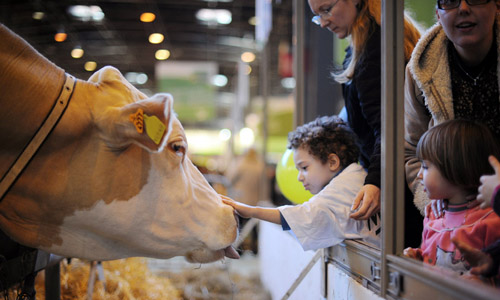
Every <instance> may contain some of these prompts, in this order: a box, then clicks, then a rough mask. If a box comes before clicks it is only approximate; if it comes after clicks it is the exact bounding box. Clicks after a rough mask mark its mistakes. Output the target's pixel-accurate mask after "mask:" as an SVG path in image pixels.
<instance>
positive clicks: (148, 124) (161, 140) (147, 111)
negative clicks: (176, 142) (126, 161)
mask: <svg viewBox="0 0 500 300" xmlns="http://www.w3.org/2000/svg"><path fill="white" fill-rule="evenodd" d="M172 106H173V98H172V96H171V95H170V94H164V93H162V94H156V95H154V96H153V97H151V98H147V99H144V100H141V101H138V102H135V103H131V104H128V105H125V106H123V107H121V108H109V109H107V110H106V111H105V112H103V113H101V114H99V116H97V117H96V124H97V128H98V129H99V131H100V132H101V137H102V139H103V140H104V141H105V143H106V144H107V145H108V146H109V147H110V148H112V149H116V150H120V149H124V148H126V147H128V146H129V145H130V144H132V143H135V144H137V145H139V146H141V147H143V148H145V149H147V150H148V151H151V152H161V151H162V150H163V148H164V147H165V145H166V143H167V140H168V136H169V135H170V132H171V129H172V119H173V118H172V113H173V111H172Z"/></svg>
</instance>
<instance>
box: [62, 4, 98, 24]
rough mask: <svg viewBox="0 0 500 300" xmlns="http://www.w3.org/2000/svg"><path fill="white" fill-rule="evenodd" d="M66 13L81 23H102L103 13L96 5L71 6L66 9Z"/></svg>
mask: <svg viewBox="0 0 500 300" xmlns="http://www.w3.org/2000/svg"><path fill="white" fill-rule="evenodd" d="M68 13H69V14H70V15H71V16H73V17H74V18H75V19H79V20H82V21H102V20H103V19H104V13H103V12H102V9H101V8H100V7H99V6H97V5H91V6H87V5H72V6H70V7H69V8H68Z"/></svg>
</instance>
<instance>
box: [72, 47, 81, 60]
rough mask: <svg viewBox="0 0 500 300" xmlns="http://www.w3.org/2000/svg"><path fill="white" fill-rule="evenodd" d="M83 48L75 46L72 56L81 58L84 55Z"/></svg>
mask: <svg viewBox="0 0 500 300" xmlns="http://www.w3.org/2000/svg"><path fill="white" fill-rule="evenodd" d="M83 52H84V51H83V49H82V48H81V47H75V48H73V50H71V57H73V58H81V57H82V56H83Z"/></svg>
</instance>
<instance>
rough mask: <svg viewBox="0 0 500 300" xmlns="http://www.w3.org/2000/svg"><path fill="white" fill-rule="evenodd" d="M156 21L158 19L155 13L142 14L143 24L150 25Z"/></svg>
mask: <svg viewBox="0 0 500 300" xmlns="http://www.w3.org/2000/svg"><path fill="white" fill-rule="evenodd" d="M155 19H156V16H155V14H154V13H150V12H145V13H142V14H141V22H144V23H150V22H153V21H154V20H155Z"/></svg>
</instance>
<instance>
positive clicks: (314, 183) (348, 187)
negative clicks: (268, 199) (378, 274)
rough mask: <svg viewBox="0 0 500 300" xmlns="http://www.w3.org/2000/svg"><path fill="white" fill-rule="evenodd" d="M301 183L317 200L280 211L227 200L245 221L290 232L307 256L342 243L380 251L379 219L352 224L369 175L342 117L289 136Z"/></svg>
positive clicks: (315, 123)
mask: <svg viewBox="0 0 500 300" xmlns="http://www.w3.org/2000/svg"><path fill="white" fill-rule="evenodd" d="M288 142H289V144H288V148H289V149H292V150H293V158H294V162H295V166H296V167H297V169H298V170H299V176H298V180H299V181H300V182H302V184H303V185H304V188H305V189H306V190H309V191H310V192H311V193H312V194H315V195H314V196H313V197H312V198H311V199H310V200H309V201H308V202H306V203H303V204H301V205H296V206H292V205H285V206H280V207H277V208H269V207H258V206H249V205H245V204H243V203H239V202H235V201H233V200H231V199H228V198H224V202H225V203H226V204H229V205H231V206H232V207H234V208H235V209H236V211H237V212H238V214H239V215H241V216H242V217H245V218H258V219H261V220H264V221H268V222H272V223H276V224H281V226H282V227H283V230H291V231H292V232H293V233H294V235H295V236H296V238H297V239H298V241H299V243H300V244H301V246H302V248H303V249H304V250H311V249H319V248H325V247H330V246H333V245H335V244H338V243H340V242H342V241H343V240H344V239H365V241H367V242H369V243H371V244H373V245H375V246H379V243H380V239H379V236H380V216H379V215H378V214H376V215H375V216H374V217H373V218H370V219H369V220H363V221H357V220H354V219H352V218H349V214H350V213H351V209H350V208H351V205H352V201H353V199H354V198H355V197H356V194H357V193H358V192H359V189H360V188H361V187H362V186H363V183H364V179H365V177H366V171H365V170H364V169H363V167H362V166H360V165H359V164H358V157H359V148H358V146H357V144H356V136H355V134H354V133H353V132H352V131H351V129H350V128H349V127H348V126H347V125H346V124H345V123H344V122H343V121H342V120H341V119H340V118H338V117H335V116H333V117H321V118H317V119H316V120H314V121H312V122H310V123H308V124H305V125H303V126H300V127H298V128H297V129H296V130H295V131H293V132H291V133H290V134H289V136H288Z"/></svg>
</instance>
